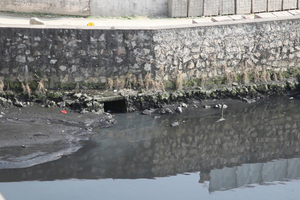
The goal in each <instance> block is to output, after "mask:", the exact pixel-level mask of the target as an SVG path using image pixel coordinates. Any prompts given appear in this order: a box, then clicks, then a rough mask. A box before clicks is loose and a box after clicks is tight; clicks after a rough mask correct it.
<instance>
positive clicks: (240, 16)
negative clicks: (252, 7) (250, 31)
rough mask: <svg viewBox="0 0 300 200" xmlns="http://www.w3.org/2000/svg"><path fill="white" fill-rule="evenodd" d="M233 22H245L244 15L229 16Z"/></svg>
mask: <svg viewBox="0 0 300 200" xmlns="http://www.w3.org/2000/svg"><path fill="white" fill-rule="evenodd" d="M229 17H230V18H231V19H232V20H233V21H238V20H243V19H245V18H244V17H243V15H231V16H229Z"/></svg>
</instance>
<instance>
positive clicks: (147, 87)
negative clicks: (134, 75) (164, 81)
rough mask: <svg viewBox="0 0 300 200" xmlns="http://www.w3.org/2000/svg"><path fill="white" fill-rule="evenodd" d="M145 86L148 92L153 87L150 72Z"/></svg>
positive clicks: (146, 77)
mask: <svg viewBox="0 0 300 200" xmlns="http://www.w3.org/2000/svg"><path fill="white" fill-rule="evenodd" d="M144 86H145V89H146V90H149V89H150V87H153V80H152V78H151V74H150V73H149V72H148V73H147V74H146V76H145V80H144Z"/></svg>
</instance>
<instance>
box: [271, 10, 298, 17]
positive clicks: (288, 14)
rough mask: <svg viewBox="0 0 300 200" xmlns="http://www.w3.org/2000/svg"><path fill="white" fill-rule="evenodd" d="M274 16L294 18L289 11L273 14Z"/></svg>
mask: <svg viewBox="0 0 300 200" xmlns="http://www.w3.org/2000/svg"><path fill="white" fill-rule="evenodd" d="M272 14H273V15H275V16H276V17H291V16H293V15H292V14H291V13H289V12H288V11H282V12H273V13H272Z"/></svg>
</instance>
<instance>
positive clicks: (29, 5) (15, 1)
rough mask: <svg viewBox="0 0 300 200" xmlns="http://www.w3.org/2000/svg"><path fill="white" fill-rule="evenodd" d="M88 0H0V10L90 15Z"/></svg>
mask: <svg viewBox="0 0 300 200" xmlns="http://www.w3.org/2000/svg"><path fill="white" fill-rule="evenodd" d="M89 2H90V0H51V1H46V0H0V11H14V12H29V13H30V12H40V13H54V14H65V15H82V16H88V15H90V3H89Z"/></svg>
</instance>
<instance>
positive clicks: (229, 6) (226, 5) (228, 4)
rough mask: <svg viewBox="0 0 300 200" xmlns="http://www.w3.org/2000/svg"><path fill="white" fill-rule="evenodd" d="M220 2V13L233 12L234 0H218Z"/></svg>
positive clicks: (230, 13) (231, 13)
mask: <svg viewBox="0 0 300 200" xmlns="http://www.w3.org/2000/svg"><path fill="white" fill-rule="evenodd" d="M220 4H221V5H220V14H221V15H233V14H235V0H220Z"/></svg>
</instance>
